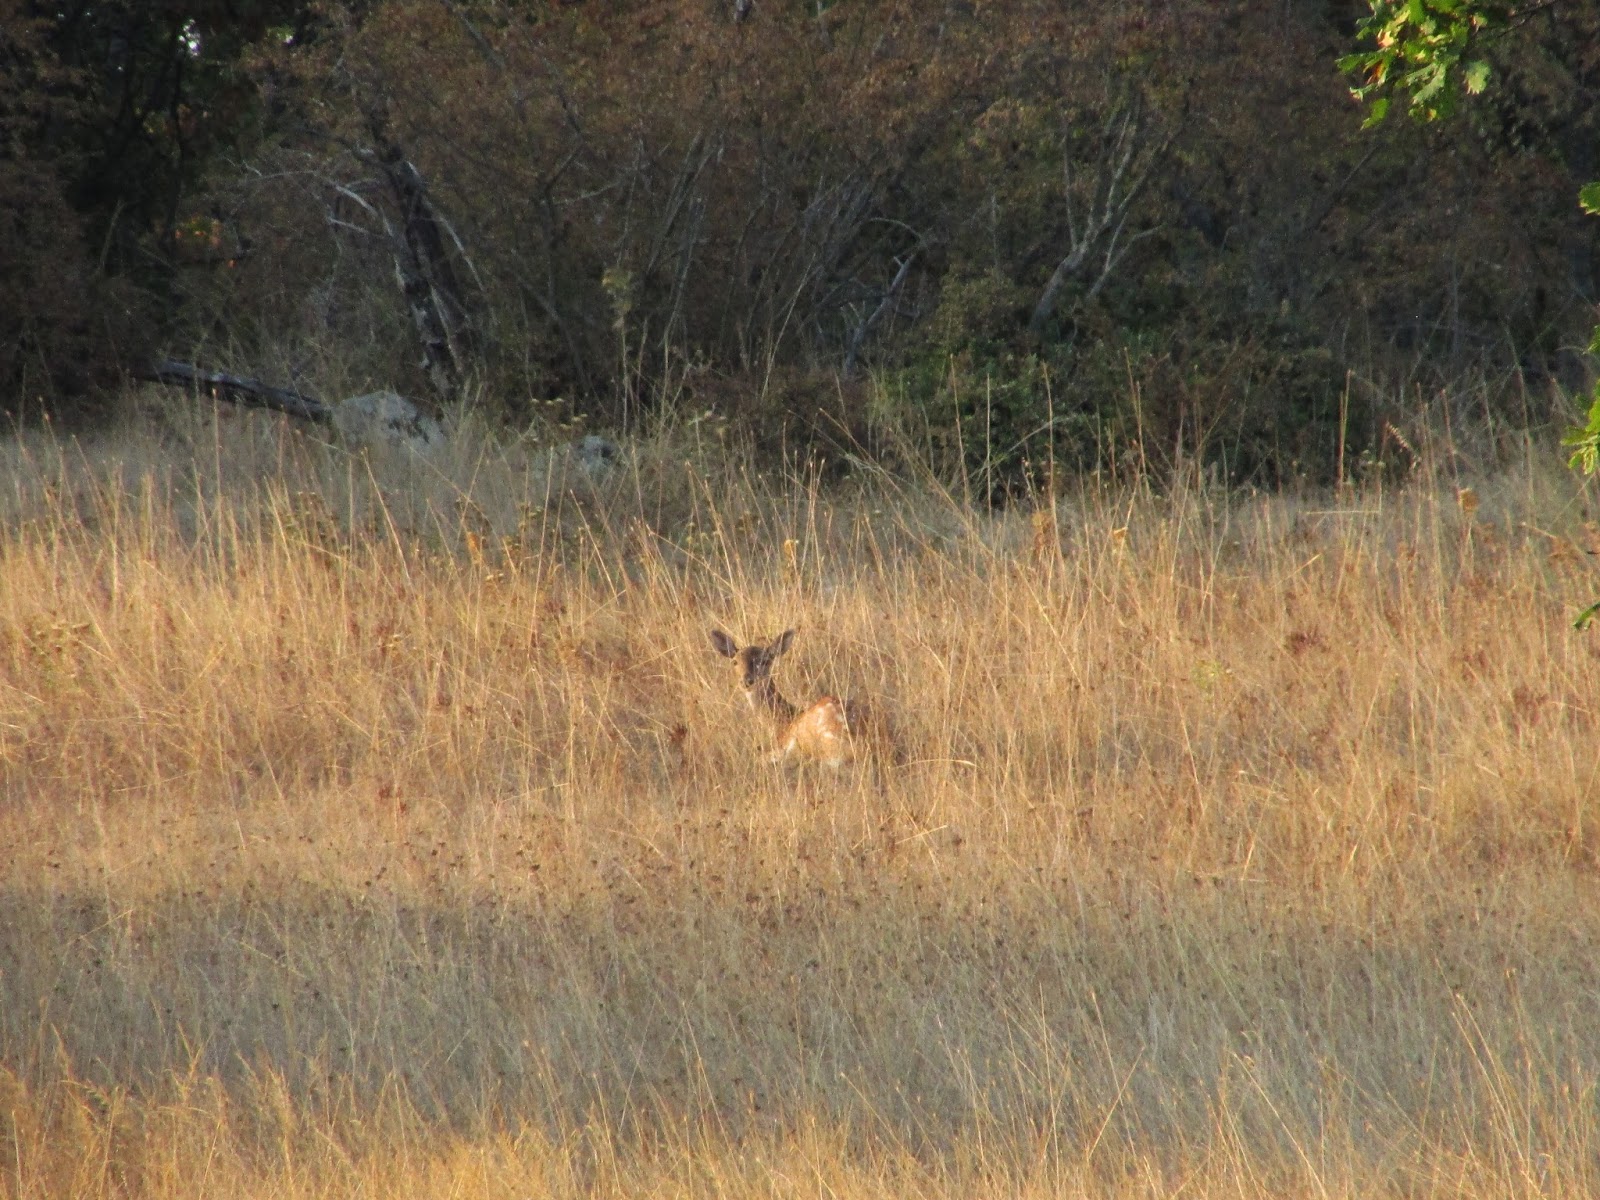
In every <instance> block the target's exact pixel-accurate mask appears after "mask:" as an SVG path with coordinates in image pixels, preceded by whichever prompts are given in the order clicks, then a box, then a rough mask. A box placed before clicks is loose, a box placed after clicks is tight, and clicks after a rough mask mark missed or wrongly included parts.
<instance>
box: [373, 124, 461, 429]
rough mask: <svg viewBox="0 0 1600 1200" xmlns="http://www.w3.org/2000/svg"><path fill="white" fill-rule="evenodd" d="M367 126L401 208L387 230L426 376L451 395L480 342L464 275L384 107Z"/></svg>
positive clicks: (445, 394)
mask: <svg viewBox="0 0 1600 1200" xmlns="http://www.w3.org/2000/svg"><path fill="white" fill-rule="evenodd" d="M367 127H368V132H370V133H371V135H372V139H373V146H374V148H373V150H372V151H371V152H370V153H371V157H372V160H373V161H374V162H375V163H376V164H377V166H378V169H379V170H381V171H382V172H383V177H384V182H385V183H386V184H387V185H388V187H389V192H390V195H391V196H392V198H393V199H394V202H395V206H396V208H397V209H398V211H399V218H400V227H399V229H398V230H395V229H390V230H389V234H390V239H391V242H392V243H393V246H394V256H395V274H396V276H397V277H398V279H399V282H400V287H401V290H402V292H404V294H405V298H406V304H407V307H409V308H410V310H411V319H412V322H413V323H414V324H415V325H416V329H417V335H418V337H419V338H420V339H421V341H422V354H423V361H424V363H425V365H426V367H427V372H428V380H429V382H430V383H431V384H432V386H433V390H434V393H435V394H436V395H437V396H438V397H439V399H440V400H452V399H455V398H457V397H458V396H459V395H460V393H461V387H462V384H463V382H464V381H465V379H466V375H467V368H468V364H469V363H470V361H471V358H472V356H473V355H474V353H475V351H476V349H477V347H476V339H475V338H474V337H473V333H472V326H471V322H470V320H469V318H468V310H467V306H466V303H465V301H464V298H463V297H464V293H463V290H462V288H461V284H460V280H459V278H458V277H457V275H456V271H455V267H454V264H453V262H452V260H451V257H450V253H449V251H448V250H447V248H446V244H445V233H446V232H447V230H448V228H449V227H448V226H447V225H446V224H445V222H444V220H443V218H441V217H440V216H439V214H438V213H437V212H436V211H435V209H434V207H433V204H432V202H431V201H430V200H429V198H428V188H427V183H426V182H425V181H424V180H423V178H422V173H421V172H420V171H418V170H417V168H416V166H415V164H413V163H412V162H411V161H410V159H408V158H407V157H406V155H405V151H404V150H403V149H402V148H401V146H400V143H399V142H398V141H396V140H395V138H394V137H393V136H392V135H391V134H390V132H389V121H388V114H387V113H386V112H385V111H384V110H383V109H382V108H375V109H373V111H371V112H369V113H368V116H367ZM385 224H386V225H387V222H385ZM452 240H454V239H452Z"/></svg>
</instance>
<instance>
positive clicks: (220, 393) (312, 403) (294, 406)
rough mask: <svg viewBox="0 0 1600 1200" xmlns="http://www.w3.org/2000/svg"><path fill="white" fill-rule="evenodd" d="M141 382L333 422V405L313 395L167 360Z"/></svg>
mask: <svg viewBox="0 0 1600 1200" xmlns="http://www.w3.org/2000/svg"><path fill="white" fill-rule="evenodd" d="M139 377H140V378H141V379H148V380H152V381H153V382H155V383H165V384H168V385H170V386H172V387H192V388H197V389H199V390H202V391H208V392H210V393H211V394H212V395H214V396H216V397H217V398H219V399H223V400H231V401H232V402H233V403H235V404H243V405H248V406H250V407H253V408H270V409H272V410H273V411H274V412H281V413H286V414H288V415H289V416H291V417H298V418H300V419H301V420H302V421H314V422H316V423H318V424H322V425H328V424H332V422H333V413H334V409H333V406H332V405H330V404H325V403H324V402H323V401H321V400H318V399H317V398H316V397H315V396H308V395H306V394H305V393H304V392H296V391H292V390H290V389H289V388H280V387H273V386H272V385H271V384H269V383H262V382H261V381H260V380H259V379H244V378H242V377H241V376H238V375H229V374H227V373H226V372H224V371H202V370H201V369H200V368H199V367H196V366H193V365H192V364H190V363H183V362H175V361H173V360H172V359H168V360H166V361H165V362H161V363H157V364H156V365H155V366H154V367H152V368H151V369H150V370H148V371H142V372H140V375H139Z"/></svg>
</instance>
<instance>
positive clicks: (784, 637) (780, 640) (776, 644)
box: [767, 629, 794, 658]
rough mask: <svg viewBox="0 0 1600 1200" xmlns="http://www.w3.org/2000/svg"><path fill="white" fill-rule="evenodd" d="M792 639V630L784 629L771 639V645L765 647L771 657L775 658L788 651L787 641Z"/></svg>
mask: <svg viewBox="0 0 1600 1200" xmlns="http://www.w3.org/2000/svg"><path fill="white" fill-rule="evenodd" d="M792 641H794V630H792V629H785V630H784V631H783V632H782V633H780V634H779V635H778V636H777V637H775V638H773V639H772V645H770V646H768V647H767V653H768V654H770V655H771V656H772V657H773V658H777V657H778V655H780V654H784V653H786V652H787V651H788V649H789V643H790V642H792Z"/></svg>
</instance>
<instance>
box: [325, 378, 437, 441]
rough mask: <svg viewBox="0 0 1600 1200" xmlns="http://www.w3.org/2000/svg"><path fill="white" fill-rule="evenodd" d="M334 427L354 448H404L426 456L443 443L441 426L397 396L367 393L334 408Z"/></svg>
mask: <svg viewBox="0 0 1600 1200" xmlns="http://www.w3.org/2000/svg"><path fill="white" fill-rule="evenodd" d="M333 427H334V428H335V429H337V430H338V431H339V436H340V437H342V438H344V439H345V441H347V442H349V443H351V444H352V445H357V446H372V445H380V444H388V445H403V446H407V447H409V448H410V449H412V450H416V451H419V452H426V451H429V450H433V449H435V448H437V447H439V446H442V445H444V443H445V432H444V426H443V425H441V424H439V422H438V421H437V420H435V419H434V418H433V417H430V416H429V415H428V414H427V413H425V412H423V411H422V410H421V409H420V408H418V407H417V406H416V405H415V404H413V403H412V402H411V401H409V400H407V399H406V398H405V397H404V396H402V395H400V394H399V393H398V392H388V391H384V392H368V393H367V394H366V395H364V396H350V397H347V398H346V399H344V400H340V401H339V402H338V403H337V404H335V405H334V406H333Z"/></svg>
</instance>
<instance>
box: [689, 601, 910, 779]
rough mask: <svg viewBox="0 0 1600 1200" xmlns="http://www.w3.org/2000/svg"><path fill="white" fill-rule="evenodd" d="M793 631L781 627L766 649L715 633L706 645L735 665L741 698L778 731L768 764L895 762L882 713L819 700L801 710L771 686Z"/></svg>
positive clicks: (846, 701)
mask: <svg viewBox="0 0 1600 1200" xmlns="http://www.w3.org/2000/svg"><path fill="white" fill-rule="evenodd" d="M794 633H795V631H794V630H793V629H786V630H784V631H783V632H782V633H780V634H779V635H778V636H777V637H775V638H773V639H772V641H771V642H769V643H768V644H767V645H761V644H760V643H754V642H753V643H751V644H750V645H748V646H741V645H739V643H737V642H735V641H734V640H733V639H732V638H731V637H729V636H728V635H727V634H726V633H724V632H722V630H720V629H713V630H712V631H711V646H712V648H713V649H714V650H716V652H717V653H718V654H720V655H722V657H723V658H731V659H733V661H734V662H736V663H737V664H738V665H739V685H740V686H741V687H742V688H744V695H745V699H746V700H748V701H750V707H751V708H752V709H754V710H755V711H756V712H758V713H765V714H766V716H767V717H768V718H769V719H770V720H771V721H772V724H773V727H774V728H775V729H776V730H777V732H778V746H777V749H775V750H774V751H773V752H772V754H771V761H772V762H775V763H781V762H783V761H784V760H786V759H788V758H790V757H791V756H793V757H798V758H801V759H811V760H813V761H815V762H819V763H822V764H823V765H824V766H828V767H834V768H838V767H841V766H843V765H844V764H845V763H846V762H850V761H852V760H854V759H857V758H860V757H863V751H866V752H867V753H869V754H871V755H872V756H873V757H874V758H879V757H883V751H884V750H885V749H887V750H888V751H889V756H890V757H892V758H895V759H898V757H899V755H898V753H897V749H896V747H895V746H894V737H893V733H892V731H891V730H890V729H889V727H888V725H887V723H886V722H885V721H884V719H883V718H882V716H881V715H879V714H877V713H874V712H873V711H871V710H869V709H868V708H867V707H866V706H865V705H864V704H862V703H861V702H860V701H858V700H850V699H843V700H842V699H840V698H839V697H837V696H823V697H821V698H819V699H817V700H815V701H813V702H812V703H811V704H810V705H808V706H807V707H805V708H801V707H799V706H798V705H796V704H792V703H790V702H789V701H788V700H787V699H786V698H785V697H784V695H783V693H782V692H780V691H778V685H777V684H775V683H773V682H772V664H773V663H775V662H777V661H778V658H779V657H780V656H781V655H782V654H783V653H784V652H785V651H786V650H788V649H789V644H790V643H791V642H792V641H793V640H794Z"/></svg>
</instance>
